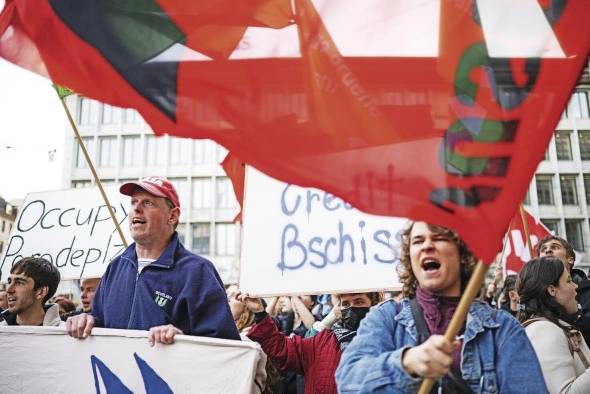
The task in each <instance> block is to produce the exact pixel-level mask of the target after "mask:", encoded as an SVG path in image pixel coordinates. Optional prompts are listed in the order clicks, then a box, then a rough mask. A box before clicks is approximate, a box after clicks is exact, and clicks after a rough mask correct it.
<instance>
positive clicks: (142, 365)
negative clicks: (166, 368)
mask: <svg viewBox="0 0 590 394" xmlns="http://www.w3.org/2000/svg"><path fill="white" fill-rule="evenodd" d="M133 357H135V362H136V363H137V366H138V367H139V370H140V371H141V376H142V378H143V384H144V385H145V392H146V394H173V393H172V390H171V389H170V386H168V383H166V382H165V381H164V379H162V378H161V377H160V375H158V374H157V373H156V371H154V370H153V368H152V367H150V366H149V365H148V363H146V362H145V360H143V359H142V358H141V357H139V356H138V355H137V353H133Z"/></svg>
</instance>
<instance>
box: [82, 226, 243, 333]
mask: <svg viewBox="0 0 590 394" xmlns="http://www.w3.org/2000/svg"><path fill="white" fill-rule="evenodd" d="M137 272H138V271H137V254H136V252H135V243H133V244H131V245H130V246H129V247H128V248H127V249H126V250H125V251H124V252H123V254H121V255H120V256H118V257H116V258H114V259H113V261H111V263H110V264H109V266H108V267H107V270H106V272H105V274H104V276H103V277H102V279H101V281H100V284H99V286H98V288H97V290H96V295H95V297H94V301H93V303H92V315H93V316H94V318H95V326H96V327H105V328H123V329H135V330H149V329H150V328H151V327H155V326H159V325H163V324H172V325H174V326H175V327H178V328H179V329H180V330H182V332H183V333H184V334H188V335H198V336H206V337H215V338H225V339H238V340H239V339H240V335H239V334H238V330H237V328H236V325H235V323H234V320H233V318H232V315H231V312H230V309H229V304H228V302H227V296H226V295H225V291H224V289H223V284H222V282H221V279H220V277H219V274H218V273H217V271H216V270H215V267H214V266H213V264H212V263H211V262H210V261H208V260H206V259H204V258H202V257H200V256H197V255H195V254H194V253H191V252H189V251H188V250H186V249H185V248H184V246H182V244H181V243H180V242H179V241H178V235H177V234H176V232H175V233H174V235H173V237H172V239H171V241H170V243H169V244H168V246H167V247H166V249H165V250H164V252H162V255H161V256H160V257H159V258H158V259H157V260H156V261H154V262H152V263H151V264H150V265H148V266H147V267H145V268H144V269H143V271H142V272H141V273H140V274H139V275H138V274H137Z"/></svg>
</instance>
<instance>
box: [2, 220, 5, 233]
mask: <svg viewBox="0 0 590 394" xmlns="http://www.w3.org/2000/svg"><path fill="white" fill-rule="evenodd" d="M4 230H6V222H5V221H4V220H3V221H2V232H4Z"/></svg>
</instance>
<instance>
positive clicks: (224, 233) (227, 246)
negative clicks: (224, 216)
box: [215, 223, 236, 256]
mask: <svg viewBox="0 0 590 394" xmlns="http://www.w3.org/2000/svg"><path fill="white" fill-rule="evenodd" d="M215 253H216V254H217V255H218V256H234V255H235V254H236V225H235V224H233V223H216V224H215Z"/></svg>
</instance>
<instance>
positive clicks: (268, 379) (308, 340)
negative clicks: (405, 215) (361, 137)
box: [0, 177, 590, 393]
mask: <svg viewBox="0 0 590 394" xmlns="http://www.w3.org/2000/svg"><path fill="white" fill-rule="evenodd" d="M120 191H121V193H123V194H125V195H128V196H130V197H131V210H130V213H129V223H130V233H131V236H132V238H133V240H134V243H133V244H131V245H130V246H129V247H128V248H127V249H126V250H125V251H124V252H123V253H122V254H121V255H119V256H118V257H116V258H115V259H114V260H113V261H112V262H111V263H110V264H109V266H108V268H107V270H106V272H105V274H104V275H103V276H102V278H100V279H98V278H91V279H86V280H84V281H82V283H81V286H80V290H81V304H80V305H79V306H78V307H76V305H75V304H74V303H73V302H72V300H71V299H69V297H63V296H57V297H54V295H55V292H56V289H57V287H58V284H59V282H60V274H59V271H58V270H57V268H56V267H55V266H53V265H52V264H50V263H49V262H48V261H47V260H44V259H42V258H38V257H25V258H23V259H22V260H20V261H18V262H17V263H15V264H14V265H13V266H12V268H11V272H10V277H9V278H8V284H7V287H6V288H5V289H4V290H3V291H0V309H1V310H2V312H0V317H1V318H2V321H1V322H0V324H1V325H45V326H60V325H61V326H64V327H65V328H66V329H67V331H68V333H69V335H70V336H72V337H75V338H79V339H84V338H87V337H88V336H89V335H91V334H92V329H93V328H94V327H105V328H119V329H141V330H148V331H149V335H148V341H149V343H150V344H151V345H154V344H155V343H161V344H172V343H173V342H174V337H175V335H178V334H185V335H197V336H208V337H216V338H224V339H232V340H249V341H254V342H257V343H259V344H260V346H261V348H262V350H263V352H264V360H263V363H261V365H263V366H264V367H261V368H259V369H258V370H257V371H256V379H255V382H254V383H255V384H254V385H253V391H255V392H260V393H303V392H305V393H337V392H340V393H378V392H383V393H398V392H399V393H411V392H416V391H417V390H418V388H419V387H420V385H421V383H422V381H423V380H424V378H432V379H433V380H434V381H435V384H434V387H433V389H432V391H431V392H437V393H440V392H442V393H498V392H501V393H543V392H549V393H566V392H567V393H585V392H590V363H589V360H590V350H589V348H588V345H587V343H589V342H588V340H589V339H590V320H589V319H590V281H589V280H588V278H587V277H586V275H585V273H584V272H583V271H580V270H576V269H575V268H573V264H574V261H575V252H574V250H573V249H572V248H571V246H570V245H569V243H568V242H567V240H565V239H563V238H560V237H557V236H550V237H547V238H546V239H543V240H541V241H540V242H539V243H538V244H537V246H536V250H537V255H538V257H535V258H533V259H532V260H531V261H529V262H527V263H526V264H525V265H524V267H523V268H522V270H521V271H520V272H519V273H518V275H508V276H506V277H505V278H504V279H503V281H502V282H503V285H502V286H497V285H498V284H499V283H494V286H490V287H488V292H487V294H486V292H483V291H482V296H481V297H480V298H479V299H476V300H474V301H473V302H472V304H471V306H470V308H469V312H468V315H467V319H466V320H465V322H464V323H463V326H462V327H461V329H460V332H459V334H458V335H457V336H456V337H455V338H454V339H453V340H452V341H449V340H447V339H446V338H445V337H444V333H445V331H446V330H447V328H448V326H449V324H450V321H451V318H452V316H453V314H454V312H455V311H456V309H457V306H458V304H459V300H460V298H461V296H462V294H463V292H464V289H465V286H466V284H467V282H468V280H469V278H470V276H471V274H472V271H473V268H474V266H475V264H476V258H475V256H474V255H473V254H472V253H471V252H470V250H469V249H468V247H467V245H466V244H465V243H464V242H463V241H462V239H461V238H460V237H459V236H458V235H457V234H456V233H455V232H453V231H452V230H450V229H447V228H444V227H439V226H435V225H431V224H428V223H425V222H411V223H409V224H408V226H407V227H406V229H405V230H404V232H403V234H402V236H401V251H400V263H399V265H398V275H399V279H400V282H401V284H402V286H403V287H402V289H401V292H396V293H380V292H372V293H343V294H323V295H319V296H315V295H299V296H297V295H290V296H287V295H285V296H280V297H274V298H271V299H262V298H258V297H255V296H251V295H249V294H246V293H243V292H241V291H240V289H239V287H238V286H236V285H231V286H227V287H224V285H223V283H222V281H221V279H220V277H219V275H218V274H217V271H216V270H215V268H214V266H213V264H212V263H211V262H209V261H208V260H206V259H204V258H203V257H200V256H197V255H195V254H193V253H191V252H190V251H188V250H186V249H185V248H184V246H183V245H182V243H181V242H180V240H179V238H178V235H177V234H176V231H175V229H176V226H177V225H178V218H179V215H180V204H179V199H178V194H177V192H176V189H175V187H174V185H173V184H172V183H171V182H169V181H168V180H166V179H164V178H160V177H149V178H144V179H142V180H140V181H136V182H129V183H126V184H124V185H123V186H121V189H120ZM498 278H499V277H498ZM482 289H483V287H482ZM50 300H52V301H53V303H51V302H48V301H50Z"/></svg>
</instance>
